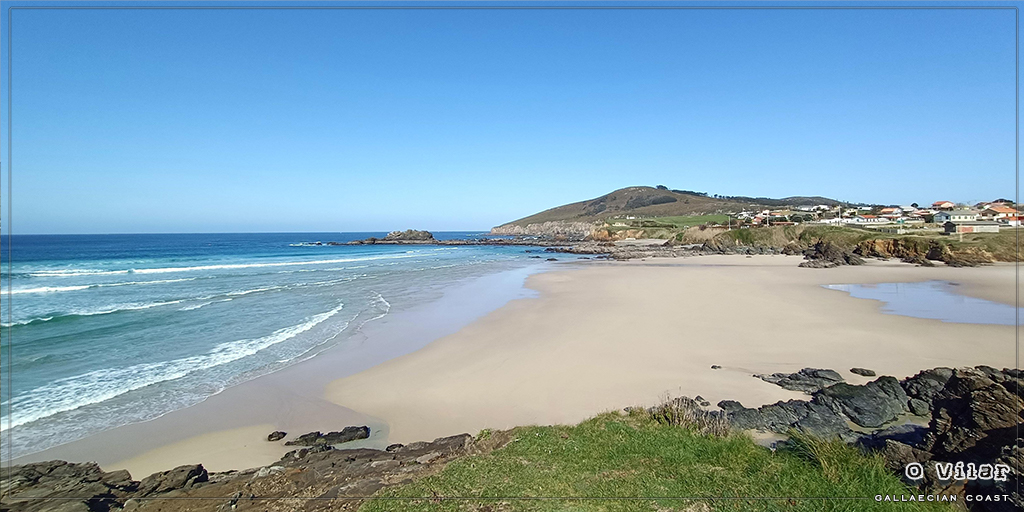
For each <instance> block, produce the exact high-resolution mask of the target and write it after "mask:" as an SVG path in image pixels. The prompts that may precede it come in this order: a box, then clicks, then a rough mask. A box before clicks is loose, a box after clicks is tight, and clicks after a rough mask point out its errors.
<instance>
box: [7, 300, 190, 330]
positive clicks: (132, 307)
mask: <svg viewBox="0 0 1024 512" xmlns="http://www.w3.org/2000/svg"><path fill="white" fill-rule="evenodd" d="M185 300H186V299H178V300H167V301H160V302H150V303H146V304H118V305H114V306H107V307H106V308H103V309H97V310H73V311H70V312H68V313H63V314H52V315H51V316H45V317H39V318H31V319H28V320H21V321H18V322H10V323H6V322H5V323H2V324H0V326H2V327H12V326H15V325H28V324H32V323H37V322H49V321H51V320H54V319H56V318H66V317H71V316H96V315H109V314H111V313H117V312H118V311H138V310H140V309H149V308H155V307H158V306H169V305H171V304H180V303H182V302H185Z"/></svg>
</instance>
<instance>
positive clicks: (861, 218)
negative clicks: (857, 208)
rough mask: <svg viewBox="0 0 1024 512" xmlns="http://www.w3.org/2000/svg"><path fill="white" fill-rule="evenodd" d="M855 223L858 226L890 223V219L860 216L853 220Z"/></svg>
mask: <svg viewBox="0 0 1024 512" xmlns="http://www.w3.org/2000/svg"><path fill="white" fill-rule="evenodd" d="M853 221H854V223H856V224H878V223H880V222H889V219H886V218H883V217H877V216H874V215H858V216H856V217H854V218H853Z"/></svg>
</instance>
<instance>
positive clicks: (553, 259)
mask: <svg viewBox="0 0 1024 512" xmlns="http://www.w3.org/2000/svg"><path fill="white" fill-rule="evenodd" d="M547 261H558V258H548V259H547Z"/></svg>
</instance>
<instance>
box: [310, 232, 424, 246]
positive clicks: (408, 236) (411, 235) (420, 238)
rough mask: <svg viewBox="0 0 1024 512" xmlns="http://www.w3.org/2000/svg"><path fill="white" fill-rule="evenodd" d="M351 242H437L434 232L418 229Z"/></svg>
mask: <svg viewBox="0 0 1024 512" xmlns="http://www.w3.org/2000/svg"><path fill="white" fill-rule="evenodd" d="M348 243H349V244H356V245H358V244H433V243H437V240H436V239H435V238H434V235H433V233H431V232H429V231H420V230H416V229H407V230H405V231H392V232H390V233H388V234H387V235H386V236H384V238H377V237H373V236H371V237H369V238H366V239H363V240H355V241H352V242H348ZM328 245H338V244H337V243H336V242H329V243H328Z"/></svg>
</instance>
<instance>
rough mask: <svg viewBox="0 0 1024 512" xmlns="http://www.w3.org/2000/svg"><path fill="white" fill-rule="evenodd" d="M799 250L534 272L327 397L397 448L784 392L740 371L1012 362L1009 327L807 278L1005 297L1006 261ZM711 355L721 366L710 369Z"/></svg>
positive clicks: (336, 385) (910, 370)
mask: <svg viewBox="0 0 1024 512" xmlns="http://www.w3.org/2000/svg"><path fill="white" fill-rule="evenodd" d="M800 261H801V258H799V257H787V256H755V257H752V258H751V257H744V256H702V257H694V258H679V259H664V260H663V259H650V260H647V261H629V262H618V263H615V262H612V263H598V264H594V265H589V266H587V268H584V269H579V270H570V271H564V272H551V273H545V274H539V275H535V276H532V277H531V278H530V279H529V280H528V286H529V287H531V288H534V289H536V290H538V291H539V292H540V294H541V296H540V298H537V299H528V300H518V301H513V302H512V303H510V304H508V305H507V306H505V307H504V308H502V309H500V310H498V311H495V312H493V313H491V314H489V315H487V316H486V317H484V318H482V319H480V320H478V321H477V322H474V323H473V324H471V325H469V326H467V327H465V328H464V329H462V330H461V331H459V332H458V333H456V334H454V335H451V336H448V337H446V338H444V339H441V340H438V341H436V342H434V343H431V344H430V345H429V346H427V347H425V348H424V349H422V350H419V351H417V352H415V353H412V354H409V355H406V356H403V357H400V358H397V359H394V360H391V361H388V362H387V363H384V364H382V365H380V366H377V367H375V368H373V369H370V370H367V371H365V372H362V373H359V374H357V375H353V376H350V377H347V378H344V379H340V380H337V381H334V382H332V383H331V384H330V385H329V386H328V389H327V395H326V396H327V398H328V399H329V400H330V401H332V402H334V403H337V404H340V405H344V406H345V407H350V408H352V409H355V410H358V411H361V412H364V413H366V414H370V415H372V416H374V417H378V418H381V419H383V420H384V421H386V422H387V423H388V424H389V426H390V436H389V440H390V441H392V442H409V441H414V440H419V439H433V438H434V437H438V436H442V435H449V434H453V433H458V432H469V433H476V432H478V431H479V430H481V429H484V428H494V429H503V428H509V427H512V426H515V425H523V424H557V423H575V422H578V421H580V420H583V419H585V418H587V417H589V416H592V415H594V414H596V413H599V412H602V411H606V410H612V409H619V408H622V407H627V406H631V405H650V404H653V403H655V402H657V401H658V400H659V399H660V398H663V397H665V396H666V395H669V394H671V395H673V396H678V395H686V396H690V397H694V396H696V395H701V396H703V397H704V398H706V399H707V400H708V401H710V402H711V403H712V404H714V403H717V402H718V401H719V400H723V399H732V400H739V401H740V402H742V403H743V404H744V405H746V406H748V407H750V406H759V405H763V404H766V403H772V402H775V401H777V400H785V399H789V398H798V397H800V395H799V394H797V393H793V392H790V391H786V390H783V389H781V388H779V387H777V386H775V385H772V384H768V383H766V382H763V381H761V380H759V379H756V378H753V377H752V376H751V375H752V374H756V373H772V372H793V371H797V370H799V369H801V368H804V367H817V368H832V369H835V370H837V371H839V372H840V373H841V374H842V375H843V376H844V377H845V378H846V379H847V380H848V381H849V382H853V383H862V382H865V381H866V380H868V379H866V378H864V377H860V376H857V375H854V374H852V373H850V372H849V371H848V370H849V369H850V368H852V367H864V368H869V369H872V370H874V371H876V372H878V374H879V375H893V376H896V377H898V378H903V377H906V376H909V375H912V374H915V373H917V372H918V371H920V370H922V369H926V368H933V367H936V366H953V367H955V366H965V365H978V364H987V365H991V366H996V367H999V368H1003V367H1007V366H1013V364H1014V357H1015V338H1014V328H1013V327H1012V326H997V325H971V324H952V323H944V322H941V321H937V320H924V319H916V318H910V317H903V316H897V315H889V314H882V313H880V311H879V309H880V305H881V303H880V302H878V301H873V300H864V299H854V298H851V297H850V296H849V295H848V294H846V293H844V292H840V291H835V290H828V289H825V288H823V287H822V286H821V285H825V284H835V283H882V282H909V281H924V280H932V279H937V280H948V281H951V282H955V283H959V284H960V285H961V287H960V288H961V289H962V290H963V292H964V293H966V294H968V295H973V296H976V297H980V298H986V299H989V300H994V301H1000V302H1005V303H1011V304H1012V303H1013V299H1014V290H1013V282H1014V281H1013V278H1014V267H1013V266H1012V265H997V266H990V267H977V268H948V267H942V266H940V267H935V268H917V267H913V266H911V265H907V264H902V263H895V262H893V263H889V262H879V261H870V262H868V264H867V265H865V266H855V267H840V268H836V269H824V270H822V269H805V268H798V267H797V265H798V264H799V263H800ZM712 365H718V366H721V369H712V368H711V366H712Z"/></svg>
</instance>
